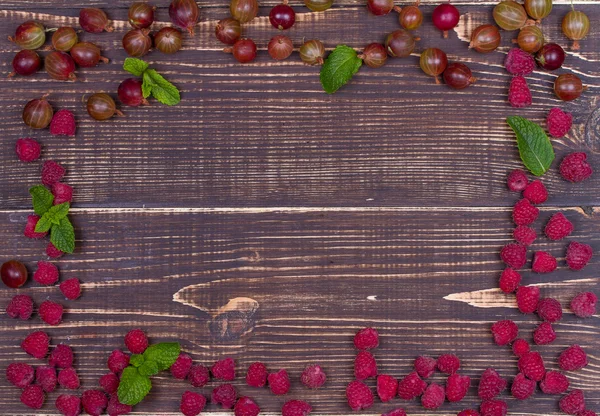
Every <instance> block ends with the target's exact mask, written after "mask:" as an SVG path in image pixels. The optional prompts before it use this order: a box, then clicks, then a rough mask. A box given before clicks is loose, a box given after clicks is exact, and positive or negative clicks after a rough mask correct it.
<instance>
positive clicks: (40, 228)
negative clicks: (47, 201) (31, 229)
mask: <svg viewBox="0 0 600 416" xmlns="http://www.w3.org/2000/svg"><path fill="white" fill-rule="evenodd" d="M70 207H71V205H70V204H69V203H68V202H63V203H62V204H60V205H54V206H52V207H51V208H50V209H49V210H48V211H46V212H45V213H44V215H42V218H40V220H39V221H38V223H37V224H36V226H35V232H36V233H45V232H46V231H48V230H49V229H50V227H52V226H53V225H58V223H59V222H60V220H62V219H63V218H65V217H66V216H67V214H68V213H69V208H70Z"/></svg>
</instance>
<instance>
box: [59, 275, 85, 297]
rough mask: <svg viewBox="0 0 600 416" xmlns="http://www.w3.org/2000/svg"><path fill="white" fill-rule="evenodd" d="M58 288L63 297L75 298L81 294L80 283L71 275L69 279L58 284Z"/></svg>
mask: <svg viewBox="0 0 600 416" xmlns="http://www.w3.org/2000/svg"><path fill="white" fill-rule="evenodd" d="M59 289H60V291H61V292H62V294H63V295H64V296H65V298H67V299H69V300H75V299H77V298H79V296H81V283H79V279H77V278H76V277H73V278H71V279H67V280H65V281H64V282H62V283H61V284H60V285H59Z"/></svg>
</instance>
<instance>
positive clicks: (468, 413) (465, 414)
mask: <svg viewBox="0 0 600 416" xmlns="http://www.w3.org/2000/svg"><path fill="white" fill-rule="evenodd" d="M457 416H479V412H478V411H477V410H475V409H465V410H463V411H461V412H459V413H458V415H457Z"/></svg>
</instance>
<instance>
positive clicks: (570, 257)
mask: <svg viewBox="0 0 600 416" xmlns="http://www.w3.org/2000/svg"><path fill="white" fill-rule="evenodd" d="M592 255H593V250H592V247H591V246H589V245H587V244H584V243H579V242H577V241H572V242H571V243H570V244H569V246H568V247H567V254H566V259H567V266H569V269H571V270H581V269H583V268H584V267H585V266H586V265H587V264H588V262H589V261H590V260H591V259H592Z"/></svg>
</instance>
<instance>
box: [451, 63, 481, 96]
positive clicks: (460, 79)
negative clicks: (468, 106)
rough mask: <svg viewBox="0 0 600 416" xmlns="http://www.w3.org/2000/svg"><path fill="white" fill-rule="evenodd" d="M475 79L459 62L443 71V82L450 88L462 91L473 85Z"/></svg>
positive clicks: (468, 69)
mask: <svg viewBox="0 0 600 416" xmlns="http://www.w3.org/2000/svg"><path fill="white" fill-rule="evenodd" d="M476 80H477V79H476V78H474V77H473V74H472V73H471V69H470V68H469V67H468V66H466V65H465V64H461V63H459V62H454V63H451V64H450V65H448V66H447V67H446V70H445V71H444V82H445V83H446V84H447V85H448V86H449V87H451V88H454V89H456V90H462V89H463V88H467V87H468V86H469V85H471V84H473V83H474V82H475V81H476Z"/></svg>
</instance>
